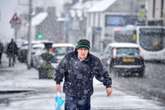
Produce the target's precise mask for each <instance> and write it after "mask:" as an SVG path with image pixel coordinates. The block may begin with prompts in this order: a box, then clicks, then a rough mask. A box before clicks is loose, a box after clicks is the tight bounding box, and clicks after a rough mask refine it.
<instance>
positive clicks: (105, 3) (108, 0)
mask: <svg viewBox="0 0 165 110" xmlns="http://www.w3.org/2000/svg"><path fill="white" fill-rule="evenodd" d="M116 1H117V0H102V1H99V2H97V3H95V4H93V6H92V7H91V8H90V9H88V12H103V11H105V10H106V9H108V8H109V7H110V6H111V5H112V4H113V3H114V2H116Z"/></svg>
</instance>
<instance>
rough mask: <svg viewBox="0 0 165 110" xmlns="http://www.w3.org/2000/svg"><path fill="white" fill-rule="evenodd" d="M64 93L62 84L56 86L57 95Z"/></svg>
mask: <svg viewBox="0 0 165 110" xmlns="http://www.w3.org/2000/svg"><path fill="white" fill-rule="evenodd" d="M61 91H62V87H61V85H60V84H56V93H58V92H61Z"/></svg>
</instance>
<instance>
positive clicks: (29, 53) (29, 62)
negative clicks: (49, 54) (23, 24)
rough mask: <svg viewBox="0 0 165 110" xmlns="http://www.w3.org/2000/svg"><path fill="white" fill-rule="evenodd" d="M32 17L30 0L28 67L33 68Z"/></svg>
mask: <svg viewBox="0 0 165 110" xmlns="http://www.w3.org/2000/svg"><path fill="white" fill-rule="evenodd" d="M31 19H32V0H29V16H28V22H29V25H28V44H29V45H28V57H27V66H28V69H30V68H31V53H32V44H31V40H32V39H31V24H32V23H31Z"/></svg>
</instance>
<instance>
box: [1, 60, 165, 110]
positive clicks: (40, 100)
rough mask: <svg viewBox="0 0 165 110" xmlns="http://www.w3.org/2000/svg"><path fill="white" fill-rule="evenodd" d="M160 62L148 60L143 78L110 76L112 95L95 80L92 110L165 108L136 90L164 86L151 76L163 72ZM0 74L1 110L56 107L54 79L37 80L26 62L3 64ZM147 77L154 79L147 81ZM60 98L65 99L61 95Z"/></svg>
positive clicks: (47, 109) (158, 109) (164, 105)
mask: <svg viewBox="0 0 165 110" xmlns="http://www.w3.org/2000/svg"><path fill="white" fill-rule="evenodd" d="M160 65H161V64H150V63H148V64H147V68H146V75H145V78H142V79H141V78H136V77H129V78H113V95H112V96H111V97H107V96H106V93H105V87H103V86H102V85H101V83H100V82H98V81H96V80H94V87H95V92H94V94H93V96H92V99H91V105H92V110H165V104H163V103H161V101H159V100H155V98H148V97H144V96H145V94H141V92H136V91H141V90H143V89H145V90H148V89H149V90H150V89H152V87H154V88H156V87H157V88H161V89H162V88H164V86H162V85H159V84H163V82H162V81H157V80H158V79H159V80H161V79H164V78H162V77H158V75H154V73H155V72H158V73H157V74H160V75H161V74H162V72H161V71H164V70H161V71H158V70H156V69H159V70H160V68H161V69H164V68H163V66H164V65H162V67H161V66H160ZM151 69H153V70H151ZM152 71H153V72H152ZM154 71H155V72H154ZM0 73H1V75H0V109H1V110H54V109H55V102H54V96H55V91H54V84H55V82H54V81H53V80H39V79H38V72H37V71H36V70H34V69H31V70H27V67H26V65H24V64H21V63H18V62H17V64H16V65H15V67H12V68H8V67H7V64H4V65H3V66H1V68H0ZM150 79H153V80H152V81H150ZM147 82H148V83H147ZM154 82H155V83H154ZM153 84H155V85H153ZM142 85H144V86H142ZM141 88H143V89H141ZM7 91H8V92H7ZM14 91H15V92H14ZM62 97H63V98H65V96H64V94H62Z"/></svg>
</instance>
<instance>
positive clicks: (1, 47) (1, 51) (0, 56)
mask: <svg viewBox="0 0 165 110" xmlns="http://www.w3.org/2000/svg"><path fill="white" fill-rule="evenodd" d="M3 49H4V46H3V43H2V42H1V41H0V64H1V63H2V54H3Z"/></svg>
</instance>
